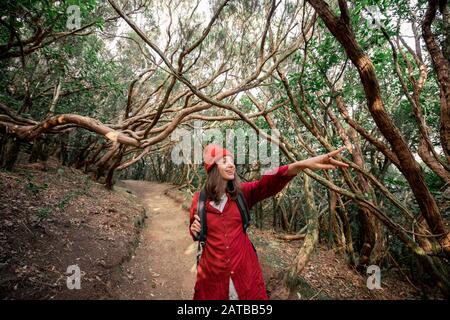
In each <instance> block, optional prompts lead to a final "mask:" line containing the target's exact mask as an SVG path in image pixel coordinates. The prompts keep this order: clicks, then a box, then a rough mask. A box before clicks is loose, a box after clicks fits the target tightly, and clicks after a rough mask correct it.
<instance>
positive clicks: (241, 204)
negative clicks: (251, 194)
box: [237, 190, 251, 232]
mask: <svg viewBox="0 0 450 320" xmlns="http://www.w3.org/2000/svg"><path fill="white" fill-rule="evenodd" d="M237 205H238V208H239V211H240V212H241V218H242V226H243V228H244V232H247V228H248V226H249V225H250V220H251V217H250V212H249V210H248V207H247V201H245V198H244V195H243V194H242V191H240V190H239V192H238V196H237Z"/></svg>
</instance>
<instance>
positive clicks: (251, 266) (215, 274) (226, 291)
mask: <svg viewBox="0 0 450 320" xmlns="http://www.w3.org/2000/svg"><path fill="white" fill-rule="evenodd" d="M344 149H345V147H342V148H340V149H338V150H335V151H332V152H330V153H327V154H325V155H320V156H317V157H313V158H309V159H306V160H302V161H296V162H293V163H291V164H289V165H284V166H281V167H279V168H277V169H275V170H274V171H273V172H270V173H269V174H268V173H266V174H265V175H263V176H262V178H261V179H260V180H257V181H252V182H244V183H240V182H239V179H238V176H237V175H236V168H235V166H234V159H233V155H232V154H231V152H230V151H228V150H227V149H223V148H221V147H220V146H217V145H208V146H207V147H206V148H205V150H204V153H203V157H204V162H205V168H206V172H207V180H206V187H205V189H206V195H207V200H206V204H205V206H206V214H207V219H206V221H207V226H208V231H207V241H206V245H205V246H204V249H203V252H202V256H201V258H200V262H199V264H198V268H197V281H196V283H195V288H194V300H205V299H208V300H216V299H220V300H228V299H230V300H233V299H240V300H267V299H268V298H267V293H266V286H265V283H264V279H263V276H262V272H261V267H260V265H259V261H258V257H257V255H256V252H255V250H254V248H253V245H252V243H251V242H250V239H249V238H248V236H247V234H246V233H245V232H244V230H243V228H242V219H241V214H240V211H239V208H238V206H237V204H236V199H237V194H238V191H239V190H240V191H241V192H242V194H243V196H244V198H245V200H246V202H247V206H248V208H249V209H250V208H251V207H252V206H253V205H255V203H257V202H258V201H261V200H263V199H266V198H268V197H271V196H273V195H275V194H277V193H278V192H279V191H281V190H282V189H283V188H284V187H285V186H286V184H287V183H288V182H289V181H291V180H292V178H293V177H295V175H296V174H297V173H298V172H300V171H301V170H302V169H305V168H308V169H312V170H319V169H335V168H337V167H348V165H347V164H345V163H343V162H340V161H337V160H335V159H333V158H332V157H333V156H335V155H337V154H338V153H339V152H341V151H342V150H344ZM198 197H199V192H197V193H196V194H195V195H194V197H193V199H192V205H191V210H190V228H189V231H190V234H191V236H192V238H193V239H194V240H196V239H197V236H198V235H199V233H200V228H201V225H200V218H199V216H198V215H197V203H198Z"/></svg>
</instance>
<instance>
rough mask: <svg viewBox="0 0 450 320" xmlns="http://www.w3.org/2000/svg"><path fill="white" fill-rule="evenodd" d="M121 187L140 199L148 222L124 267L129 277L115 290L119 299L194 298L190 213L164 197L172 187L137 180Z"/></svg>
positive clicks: (124, 183) (122, 183)
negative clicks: (189, 228) (189, 226)
mask: <svg viewBox="0 0 450 320" xmlns="http://www.w3.org/2000/svg"><path fill="white" fill-rule="evenodd" d="M119 185H120V186H123V187H125V188H126V189H128V190H130V191H132V192H133V193H134V194H135V195H136V196H137V197H138V198H139V199H140V201H141V202H142V204H143V205H144V207H145V209H146V211H147V219H146V223H145V226H144V228H143V230H142V232H141V234H140V239H139V240H140V241H139V245H138V247H137V248H136V250H135V252H134V254H133V256H132V258H131V259H130V260H129V261H127V262H125V263H124V264H123V265H122V267H123V268H122V270H123V272H124V274H125V275H126V277H122V279H123V281H121V282H120V283H119V284H118V286H117V287H116V290H117V292H116V294H117V296H118V298H119V299H176V300H178V299H181V300H186V299H187V300H189V299H192V297H193V292H194V291H193V290H194V284H195V276H196V273H195V268H193V267H194V266H195V252H196V246H195V242H193V241H192V238H191V237H190V235H189V232H188V221H189V220H188V212H187V211H186V210H184V209H182V207H181V204H180V203H178V202H176V201H175V200H173V199H171V198H169V197H168V196H166V195H164V191H166V190H167V189H169V188H170V187H171V185H168V184H160V183H153V182H148V181H134V180H124V181H122V182H121V183H120V184H119Z"/></svg>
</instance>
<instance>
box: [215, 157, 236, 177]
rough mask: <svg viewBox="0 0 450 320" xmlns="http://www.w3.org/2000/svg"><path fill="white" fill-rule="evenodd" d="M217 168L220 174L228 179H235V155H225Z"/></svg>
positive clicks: (218, 162)
mask: <svg viewBox="0 0 450 320" xmlns="http://www.w3.org/2000/svg"><path fill="white" fill-rule="evenodd" d="M216 164H217V169H218V170H219V173H220V176H221V177H222V178H223V179H224V180H226V181H229V180H233V179H234V175H235V173H236V167H235V166H234V161H233V157H230V156H225V157H223V158H221V159H219V160H218V161H217V163H216Z"/></svg>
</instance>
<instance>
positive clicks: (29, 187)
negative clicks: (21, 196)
mask: <svg viewBox="0 0 450 320" xmlns="http://www.w3.org/2000/svg"><path fill="white" fill-rule="evenodd" d="M25 188H26V190H27V191H29V192H31V193H32V194H34V195H37V194H38V193H39V192H40V191H41V190H46V189H47V188H48V184H47V183H44V184H42V185H39V184H35V183H33V182H31V181H28V183H27V184H26V187H25Z"/></svg>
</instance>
